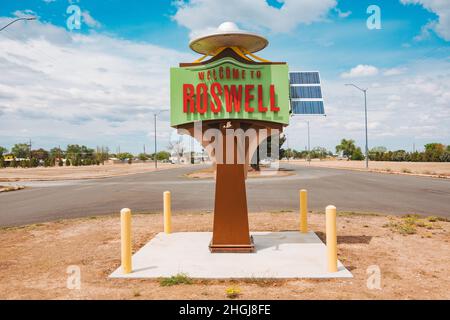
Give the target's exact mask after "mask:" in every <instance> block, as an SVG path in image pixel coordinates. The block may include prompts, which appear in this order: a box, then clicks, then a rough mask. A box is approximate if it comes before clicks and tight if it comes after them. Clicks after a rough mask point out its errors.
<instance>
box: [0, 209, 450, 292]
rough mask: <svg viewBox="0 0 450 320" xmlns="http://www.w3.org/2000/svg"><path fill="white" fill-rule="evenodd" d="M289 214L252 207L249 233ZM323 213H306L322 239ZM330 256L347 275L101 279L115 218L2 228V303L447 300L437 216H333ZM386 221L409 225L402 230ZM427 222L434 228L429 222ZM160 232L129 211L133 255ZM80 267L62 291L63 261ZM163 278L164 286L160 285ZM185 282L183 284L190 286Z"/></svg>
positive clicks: (448, 237)
mask: <svg viewBox="0 0 450 320" xmlns="http://www.w3.org/2000/svg"><path fill="white" fill-rule="evenodd" d="M297 220H298V219H297V213H296V212H284V213H283V212H277V213H252V214H250V227H251V230H253V231H279V230H295V229H296V226H297V225H298V221H297ZM324 220H325V219H324V215H323V214H317V213H314V214H310V217H309V222H310V227H311V229H312V230H314V231H316V233H317V234H318V235H319V236H320V237H321V238H322V239H323V238H324V222H325V221H324ZM337 223H338V255H339V259H340V260H341V261H342V262H343V264H344V265H345V266H346V267H347V268H348V269H349V270H350V271H351V272H352V273H353V275H354V278H353V279H328V280H326V279H321V280H319V279H315V280H314V279H293V280H274V279H242V280H196V279H190V278H189V275H175V277H174V278H168V279H155V280H151V279H146V280H139V279H134V280H126V279H109V278H108V276H109V274H111V273H112V271H114V270H115V269H116V268H117V267H118V266H119V265H120V221H119V217H118V216H117V215H114V216H103V217H97V218H96V219H89V218H87V219H76V220H65V221H58V222H52V223H45V224H37V225H32V226H25V227H15V228H4V229H0V299H208V300H211V299H226V298H228V293H227V289H230V288H234V289H239V294H238V295H237V296H235V297H234V298H236V299H450V290H449V289H450V270H449V268H448V266H449V265H448V261H450V250H448V248H449V241H450V222H448V221H445V219H441V218H437V217H429V218H423V217H418V216H407V217H391V216H382V215H374V214H369V215H363V214H359V213H357V212H346V213H342V214H341V215H339V216H338V221H337ZM389 223H396V224H410V225H414V227H415V233H401V232H400V231H399V230H397V229H396V228H395V227H392V228H391V227H387V226H386V225H387V224H389ZM428 224H430V225H431V226H432V228H431V229H429V228H428ZM211 226H212V215H211V214H207V213H192V214H175V215H174V217H173V229H174V232H179V231H210V230H211ZM161 230H162V218H161V215H160V214H139V215H134V216H133V251H134V252H135V251H136V250H138V249H139V248H141V247H142V246H143V245H144V244H146V243H147V242H148V241H149V240H150V239H152V238H153V237H154V236H155V235H156V234H157V233H158V232H160V231H161ZM70 265H76V266H79V267H80V270H81V289H80V290H76V289H72V290H71V289H68V288H67V286H66V284H67V279H68V276H69V275H68V274H67V273H66V272H67V267H68V266H70ZM372 265H377V266H379V268H380V269H381V277H382V278H381V290H376V289H374V290H370V289H368V288H367V285H366V284H367V279H368V274H367V268H368V267H369V266H372ZM166 283H170V284H171V285H170V286H165V285H164V284H166ZM189 283H190V284H189Z"/></svg>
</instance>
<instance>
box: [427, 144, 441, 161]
mask: <svg viewBox="0 0 450 320" xmlns="http://www.w3.org/2000/svg"><path fill="white" fill-rule="evenodd" d="M444 153H445V147H444V145H443V144H442V143H428V144H426V145H425V159H426V161H440V159H441V157H442V156H443V155H444Z"/></svg>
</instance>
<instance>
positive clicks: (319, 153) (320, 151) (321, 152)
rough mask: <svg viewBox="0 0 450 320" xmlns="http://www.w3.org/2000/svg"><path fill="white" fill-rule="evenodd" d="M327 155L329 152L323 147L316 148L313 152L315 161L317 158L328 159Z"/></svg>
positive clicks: (312, 156) (312, 155)
mask: <svg viewBox="0 0 450 320" xmlns="http://www.w3.org/2000/svg"><path fill="white" fill-rule="evenodd" d="M327 154H328V150H327V149H326V148H323V147H315V148H314V149H312V150H311V158H313V159H315V158H319V159H324V158H326V156H327Z"/></svg>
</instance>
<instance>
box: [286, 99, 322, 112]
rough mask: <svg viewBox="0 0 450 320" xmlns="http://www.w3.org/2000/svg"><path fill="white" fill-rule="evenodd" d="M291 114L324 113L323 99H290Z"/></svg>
mask: <svg viewBox="0 0 450 320" xmlns="http://www.w3.org/2000/svg"><path fill="white" fill-rule="evenodd" d="M291 108H292V113H293V114H325V108H324V106H323V101H300V100H294V101H291Z"/></svg>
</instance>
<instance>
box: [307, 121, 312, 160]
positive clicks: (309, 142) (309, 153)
mask: <svg viewBox="0 0 450 320" xmlns="http://www.w3.org/2000/svg"><path fill="white" fill-rule="evenodd" d="M306 122H307V123H308V163H309V164H311V139H310V135H309V120H308V121H306Z"/></svg>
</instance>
